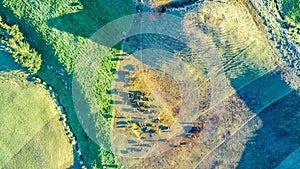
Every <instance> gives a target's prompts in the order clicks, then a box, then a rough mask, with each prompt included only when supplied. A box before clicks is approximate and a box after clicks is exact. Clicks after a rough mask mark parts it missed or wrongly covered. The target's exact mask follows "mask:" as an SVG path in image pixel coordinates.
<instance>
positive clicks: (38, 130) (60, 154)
mask: <svg viewBox="0 0 300 169" xmlns="http://www.w3.org/2000/svg"><path fill="white" fill-rule="evenodd" d="M26 76H27V75H26V74H24V73H22V72H18V71H14V72H4V71H1V75H0V95H1V107H0V112H1V115H0V116H1V119H3V121H1V123H0V127H1V132H0V135H1V137H0V138H1V139H0V144H1V149H0V151H1V158H0V159H1V162H0V163H1V168H20V167H26V168H36V167H39V168H65V167H67V166H70V165H72V164H73V152H72V145H71V144H70V143H69V141H68V139H67V137H66V135H65V132H64V130H63V125H62V123H60V122H59V121H58V118H59V112H58V111H57V110H56V106H55V104H54V102H53V101H52V100H51V98H50V95H49V93H48V92H47V91H45V90H44V89H43V88H42V87H39V86H35V85H34V84H32V83H30V82H27V81H26ZM37 158H38V160H37Z"/></svg>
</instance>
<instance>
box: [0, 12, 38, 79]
mask: <svg viewBox="0 0 300 169" xmlns="http://www.w3.org/2000/svg"><path fill="white" fill-rule="evenodd" d="M0 43H2V44H4V45H5V50H7V51H8V52H9V53H10V54H11V55H12V57H13V58H14V60H15V62H17V63H19V64H20V65H21V66H23V67H26V68H28V70H29V72H30V73H33V74H35V73H36V72H37V71H38V70H39V69H40V67H41V64H42V57H41V55H40V54H38V53H37V51H35V50H34V49H32V48H31V47H30V45H29V43H28V42H26V41H25V39H24V37H23V35H22V33H21V32H20V30H19V28H18V26H17V25H12V26H10V25H8V24H6V23H5V22H4V21H3V19H2V17H1V16H0Z"/></svg>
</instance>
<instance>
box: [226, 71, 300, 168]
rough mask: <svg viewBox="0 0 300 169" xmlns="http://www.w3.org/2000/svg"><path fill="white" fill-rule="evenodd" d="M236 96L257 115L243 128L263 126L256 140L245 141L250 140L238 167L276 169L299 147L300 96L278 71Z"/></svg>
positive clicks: (254, 137) (254, 138) (256, 135)
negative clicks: (260, 124) (258, 124)
mask: <svg viewBox="0 0 300 169" xmlns="http://www.w3.org/2000/svg"><path fill="white" fill-rule="evenodd" d="M237 94H238V95H239V96H240V98H242V99H243V100H244V102H245V103H246V104H247V106H248V107H249V108H250V109H251V110H252V111H253V112H255V113H256V114H257V117H255V118H253V119H252V120H250V121H249V122H248V123H247V124H246V125H245V126H244V128H247V129H248V130H249V131H254V129H255V127H257V122H258V121H261V123H262V126H261V127H260V128H259V129H258V130H256V131H255V132H254V136H253V137H251V138H244V139H247V140H248V141H247V144H246V145H245V149H244V152H243V155H242V157H241V159H240V161H239V163H238V166H237V168H243V169H244V168H275V167H276V166H277V165H279V164H280V163H281V161H282V160H284V159H285V158H286V157H287V156H288V155H289V154H291V153H292V152H293V151H295V150H297V149H298V148H299V147H300V139H299V137H300V123H299V120H300V117H299V111H300V106H299V103H300V95H298V94H297V92H296V91H294V90H293V89H291V88H290V87H289V86H288V84H286V82H285V81H283V80H282V79H281V77H280V74H279V72H278V73H269V74H267V75H264V76H262V77H260V78H259V79H257V80H256V81H254V82H252V83H250V84H249V85H247V86H246V87H244V88H243V89H242V90H239V91H238V92H237ZM241 130H242V129H241ZM245 131H247V130H245ZM220 160H221V159H220Z"/></svg>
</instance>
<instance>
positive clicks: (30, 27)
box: [0, 0, 133, 168]
mask: <svg viewBox="0 0 300 169" xmlns="http://www.w3.org/2000/svg"><path fill="white" fill-rule="evenodd" d="M120 3H122V4H123V5H122V7H120V6H119V4H120ZM103 4H109V5H103ZM0 5H1V6H0V8H1V13H2V15H5V19H6V20H7V21H8V22H10V23H14V24H18V26H19V28H20V30H21V32H23V33H24V37H25V39H26V40H27V41H29V42H30V44H31V45H32V46H33V47H34V48H36V49H37V51H38V52H39V53H41V54H42V60H43V63H42V66H41V69H40V70H39V71H38V73H37V74H38V76H40V77H41V78H42V79H43V80H44V81H46V82H47V83H48V84H50V85H52V86H53V87H54V88H55V90H56V91H57V92H58V94H59V96H60V100H61V103H62V104H63V105H64V106H65V108H66V112H68V114H67V116H68V122H69V123H70V126H71V127H72V129H73V130H74V134H75V136H76V138H77V142H78V144H79V146H80V149H81V150H82V154H83V159H84V163H85V165H86V166H87V167H88V168H90V167H92V166H97V167H99V168H102V167H103V166H105V165H111V164H112V165H114V162H112V161H114V160H111V158H110V157H109V158H107V159H106V157H105V156H103V154H106V153H107V152H105V151H104V150H103V149H101V148H100V147H99V146H98V145H96V144H95V143H94V142H93V141H92V140H90V139H89V138H88V137H87V135H86V134H85V132H84V131H83V129H82V128H81V125H80V123H79V121H78V119H77V116H76V114H75V111H74V107H73V102H72V99H71V98H72V92H71V83H72V72H73V69H74V65H75V63H76V58H77V57H80V56H81V55H82V51H81V49H82V46H84V45H85V44H86V43H91V42H90V41H89V40H88V38H89V37H90V36H91V35H92V34H93V33H94V32H95V31H97V30H98V29H99V28H101V27H102V26H103V25H105V24H106V23H108V22H110V21H112V20H114V19H117V18H119V17H121V16H124V15H127V14H130V13H132V11H133V6H132V4H131V2H130V1H123V0H120V1H115V0H114V1H101V2H100V1H96V0H93V1H88V2H87V1H80V0H75V1H71V0H58V1H30V0H25V1H22V0H13V1H11V0H4V1H2V3H1V4H0ZM114 53H115V51H113V52H112V53H111V54H108V55H107V58H108V59H107V62H104V63H103V64H104V66H106V68H107V70H111V68H113V67H114V66H115V65H116V64H115V63H112V61H111V59H109V57H114ZM92 55H94V56H99V53H97V52H96V53H92ZM104 74H105V72H104ZM108 75H109V76H110V74H109V73H108ZM97 86H99V87H98V88H99V89H100V90H98V94H97V98H98V102H99V103H101V104H103V106H101V105H100V106H99V109H100V112H104V113H105V114H107V117H110V116H111V114H110V105H109V104H107V103H108V100H110V98H109V97H110V96H109V95H106V94H104V95H103V94H101V93H103V91H105V92H106V90H108V89H109V88H110V86H107V82H106V81H105V82H103V81H101V80H100V81H99V82H98V83H97ZM110 156H111V155H110Z"/></svg>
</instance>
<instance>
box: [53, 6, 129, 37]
mask: <svg viewBox="0 0 300 169" xmlns="http://www.w3.org/2000/svg"><path fill="white" fill-rule="evenodd" d="M69 5H70V6H73V7H79V6H81V5H82V7H83V9H82V10H81V11H79V12H75V13H70V14H65V15H62V16H59V17H56V18H52V19H50V20H48V21H47V23H48V25H49V27H54V28H56V29H58V30H61V31H64V32H68V33H71V34H74V35H77V36H81V37H84V38H89V37H91V36H92V35H93V34H94V33H95V32H96V31H97V30H98V29H100V28H101V27H103V26H104V25H106V24H107V23H109V22H111V21H113V20H115V19H118V18H121V17H123V16H126V15H130V14H132V13H133V12H134V4H133V3H132V1H123V2H122V1H120V0H89V1H86V0H82V1H80V3H70V4H69Z"/></svg>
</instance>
